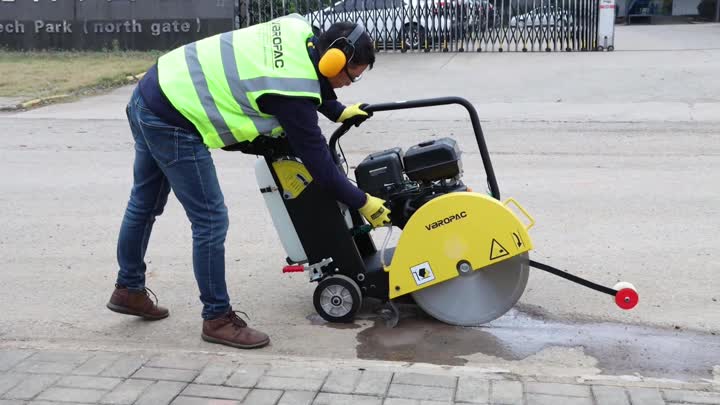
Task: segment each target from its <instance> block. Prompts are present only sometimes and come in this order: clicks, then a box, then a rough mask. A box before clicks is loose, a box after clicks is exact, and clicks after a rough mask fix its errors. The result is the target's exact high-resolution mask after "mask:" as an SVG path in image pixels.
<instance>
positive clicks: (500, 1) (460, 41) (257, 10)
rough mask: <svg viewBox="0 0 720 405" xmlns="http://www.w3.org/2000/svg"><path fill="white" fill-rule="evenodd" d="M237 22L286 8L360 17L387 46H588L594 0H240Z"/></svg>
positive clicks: (319, 17) (313, 18)
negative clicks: (332, 0)
mask: <svg viewBox="0 0 720 405" xmlns="http://www.w3.org/2000/svg"><path fill="white" fill-rule="evenodd" d="M237 7H238V18H237V20H236V25H238V26H240V27H245V26H248V25H253V24H257V23H260V22H265V21H268V20H270V19H272V18H275V17H279V16H282V15H286V14H290V13H299V14H301V15H303V16H304V17H306V18H307V19H308V20H309V21H310V22H311V23H312V25H313V27H315V30H316V31H317V32H321V31H323V30H325V29H327V28H328V27H329V26H330V25H331V24H333V23H334V22H337V21H353V22H357V23H361V24H363V25H364V26H365V27H366V29H367V31H368V33H369V34H370V36H371V37H372V38H373V39H374V40H375V44H376V48H377V49H379V50H385V51H400V52H406V51H415V52H418V51H419V52H423V51H424V52H431V51H442V52H485V51H499V52H503V51H522V52H533V51H547V52H550V51H591V50H596V49H598V35H597V31H598V29H597V28H598V27H597V25H598V8H599V0H340V1H336V2H331V1H328V0H239V3H238V5H237Z"/></svg>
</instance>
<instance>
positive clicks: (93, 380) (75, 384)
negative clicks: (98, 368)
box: [55, 375, 123, 391]
mask: <svg viewBox="0 0 720 405" xmlns="http://www.w3.org/2000/svg"><path fill="white" fill-rule="evenodd" d="M122 381H123V380H122V379H121V378H114V377H92V376H78V375H71V376H67V377H63V378H61V379H60V380H59V381H58V382H57V383H55V385H57V386H58V387H67V388H87V389H96V390H105V391H110V390H111V389H113V388H115V387H116V386H117V385H118V384H120V383H121V382H122Z"/></svg>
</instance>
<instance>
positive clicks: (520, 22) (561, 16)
mask: <svg viewBox="0 0 720 405" xmlns="http://www.w3.org/2000/svg"><path fill="white" fill-rule="evenodd" d="M572 24H573V18H572V15H570V13H569V12H568V11H567V10H564V9H561V8H556V7H554V6H544V7H537V8H534V9H532V10H530V11H528V12H527V13H524V14H520V15H515V16H513V17H512V18H510V26H511V27H518V28H523V27H533V28H534V27H538V28H539V27H548V26H550V27H556V28H559V27H567V26H570V25H572Z"/></svg>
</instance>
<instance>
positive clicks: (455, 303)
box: [412, 253, 530, 326]
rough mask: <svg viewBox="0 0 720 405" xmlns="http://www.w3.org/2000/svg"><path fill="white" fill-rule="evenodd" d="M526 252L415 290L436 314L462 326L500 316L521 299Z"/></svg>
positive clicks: (415, 295) (428, 310)
mask: <svg viewBox="0 0 720 405" xmlns="http://www.w3.org/2000/svg"><path fill="white" fill-rule="evenodd" d="M529 269H530V268H529V258H528V254H527V253H524V254H521V255H517V256H515V257H512V258H510V259H507V260H503V261H501V262H498V263H496V264H492V265H490V266H487V267H485V268H482V269H478V270H475V271H470V272H467V273H463V272H459V273H460V275H459V276H458V277H455V278H452V279H450V280H448V281H445V282H442V283H439V284H436V285H433V286H430V287H427V288H423V289H421V290H418V291H415V292H413V293H412V296H413V299H414V300H415V302H416V303H417V304H418V306H420V308H422V309H423V310H424V311H425V312H426V313H428V314H429V315H430V316H432V317H433V318H435V319H437V320H439V321H442V322H445V323H449V324H452V325H460V326H478V325H482V324H484V323H488V322H490V321H492V320H494V319H497V318H499V317H500V316H502V315H503V314H505V313H506V312H507V311H509V310H510V308H512V307H513V306H514V305H515V303H517V301H518V300H519V299H520V296H522V294H523V292H524V291H525V286H526V285H527V280H528V274H529Z"/></svg>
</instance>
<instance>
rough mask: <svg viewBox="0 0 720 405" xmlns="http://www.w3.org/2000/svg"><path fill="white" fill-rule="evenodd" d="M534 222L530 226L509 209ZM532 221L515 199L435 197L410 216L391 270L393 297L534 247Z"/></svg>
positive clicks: (460, 195)
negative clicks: (518, 210)
mask: <svg viewBox="0 0 720 405" xmlns="http://www.w3.org/2000/svg"><path fill="white" fill-rule="evenodd" d="M511 202H512V203H513V204H514V205H515V206H516V207H517V208H518V209H520V211H521V212H522V213H523V214H524V215H525V216H526V217H527V218H528V219H529V221H530V223H529V224H528V225H525V224H524V223H523V222H522V221H521V220H520V219H519V218H518V217H517V216H516V215H515V213H514V212H513V211H512V210H510V209H509V208H508V207H507V204H508V203H511ZM533 225H534V221H533V219H532V218H531V217H530V216H529V215H528V214H527V212H526V211H525V210H524V209H523V208H522V207H520V204H518V203H517V202H516V201H515V200H512V199H509V200H508V201H506V202H505V203H504V204H503V203H501V202H499V201H498V200H496V199H494V198H492V197H489V196H487V195H484V194H479V193H473V192H463V193H451V194H446V195H444V196H441V197H438V198H435V199H433V200H431V201H429V202H428V203H426V204H425V205H423V206H422V207H420V209H419V210H417V212H415V214H413V216H412V217H411V218H410V220H409V221H408V223H407V224H406V226H405V228H404V229H403V233H402V234H401V236H400V239H399V240H398V244H397V247H396V249H395V253H394V255H393V257H392V262H391V263H390V265H388V266H387V267H385V271H387V272H389V273H390V274H389V282H390V285H389V290H390V291H389V297H390V299H393V298H396V297H399V296H401V295H405V294H409V293H411V292H413V291H417V290H420V289H423V288H427V287H430V286H432V285H435V284H438V283H442V282H443V281H447V280H449V279H452V278H454V277H457V276H458V275H459V274H460V273H459V268H460V266H461V265H462V264H464V263H467V264H469V267H468V266H467V265H465V266H463V267H464V269H467V270H470V269H472V270H474V271H477V270H481V269H482V268H483V267H486V266H488V265H491V264H495V263H498V262H500V261H503V260H506V259H509V258H511V257H514V256H517V255H519V254H521V253H525V252H527V251H530V250H531V249H532V247H533V246H532V241H531V240H530V236H529V234H528V230H529V229H530V228H531V227H532V226H533Z"/></svg>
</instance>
